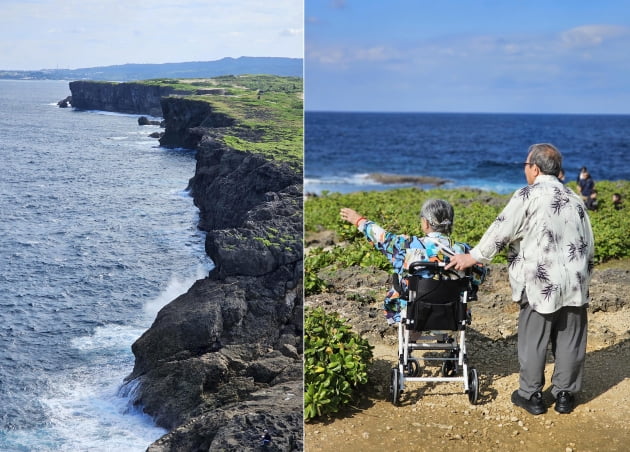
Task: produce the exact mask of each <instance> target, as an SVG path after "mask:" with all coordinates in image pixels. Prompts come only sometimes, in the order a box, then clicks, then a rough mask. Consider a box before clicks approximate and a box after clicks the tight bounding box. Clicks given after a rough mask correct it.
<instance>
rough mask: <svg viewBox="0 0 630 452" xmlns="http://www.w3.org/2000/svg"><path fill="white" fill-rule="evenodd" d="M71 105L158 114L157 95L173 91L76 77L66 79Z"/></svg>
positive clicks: (165, 88) (153, 86)
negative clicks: (72, 79) (70, 79)
mask: <svg viewBox="0 0 630 452" xmlns="http://www.w3.org/2000/svg"><path fill="white" fill-rule="evenodd" d="M70 92H71V93H72V107H74V108H76V109H79V110H103V111H115V112H118V113H133V114H145V115H151V116H162V109H161V107H160V99H161V98H162V97H164V96H168V95H170V94H174V93H175V90H174V89H173V88H172V87H170V86H160V85H147V84H143V83H133V82H131V83H114V82H94V81H85V80H79V81H74V82H70Z"/></svg>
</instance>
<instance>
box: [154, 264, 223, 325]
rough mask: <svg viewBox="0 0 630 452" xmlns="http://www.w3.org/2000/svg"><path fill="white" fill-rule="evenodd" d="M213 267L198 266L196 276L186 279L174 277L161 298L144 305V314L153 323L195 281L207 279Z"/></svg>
mask: <svg viewBox="0 0 630 452" xmlns="http://www.w3.org/2000/svg"><path fill="white" fill-rule="evenodd" d="M212 266H213V264H209V263H208V264H200V265H198V266H197V271H196V273H195V274H194V275H191V276H188V277H185V278H181V277H178V276H173V277H172V278H171V280H170V281H169V282H168V285H167V287H166V289H165V290H164V291H163V292H162V293H161V294H160V295H159V296H157V297H156V298H154V299H153V300H151V301H149V302H147V303H146V304H145V305H144V313H145V315H146V317H147V318H148V319H151V321H153V319H155V316H156V315H157V313H158V312H159V311H160V309H162V308H163V307H164V306H166V305H167V304H168V303H170V302H171V301H173V300H174V299H175V298H177V297H178V296H180V295H182V294H184V293H186V292H187V291H188V289H190V287H191V286H192V285H193V283H194V282H195V281H197V280H198V279H203V278H205V277H206V276H207V274H208V272H209V271H210V269H211V267H212Z"/></svg>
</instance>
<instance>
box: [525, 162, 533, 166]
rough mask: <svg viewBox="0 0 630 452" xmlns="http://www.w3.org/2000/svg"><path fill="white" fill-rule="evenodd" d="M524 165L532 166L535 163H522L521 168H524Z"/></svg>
mask: <svg viewBox="0 0 630 452" xmlns="http://www.w3.org/2000/svg"><path fill="white" fill-rule="evenodd" d="M525 165H529V166H532V165H535V163H529V162H523V166H525Z"/></svg>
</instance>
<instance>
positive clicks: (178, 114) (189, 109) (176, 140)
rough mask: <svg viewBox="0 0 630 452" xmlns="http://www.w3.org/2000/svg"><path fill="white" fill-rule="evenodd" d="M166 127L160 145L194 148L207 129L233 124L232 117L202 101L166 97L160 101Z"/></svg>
mask: <svg viewBox="0 0 630 452" xmlns="http://www.w3.org/2000/svg"><path fill="white" fill-rule="evenodd" d="M160 103H161V107H160V108H161V111H162V116H163V117H164V124H165V127H166V130H165V133H164V136H163V137H162V138H161V139H160V144H161V145H162V146H171V147H177V146H181V147H185V148H190V149H194V148H196V147H197V144H199V142H200V141H201V138H202V137H203V136H204V135H205V134H206V133H208V130H209V129H215V130H216V129H220V128H222V127H229V126H231V125H233V124H234V119H232V118H230V117H229V116H227V115H224V114H221V113H216V112H214V111H213V110H212V108H211V107H210V104H208V103H207V102H204V101H201V100H199V101H197V100H190V99H182V98H177V97H167V98H163V99H161V101H160Z"/></svg>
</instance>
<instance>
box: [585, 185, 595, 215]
mask: <svg viewBox="0 0 630 452" xmlns="http://www.w3.org/2000/svg"><path fill="white" fill-rule="evenodd" d="M584 204H585V205H586V208H587V209H588V210H597V208H598V207H599V201H598V200H597V190H593V191H592V192H591V194H590V196H589V197H588V198H587V199H586V201H584Z"/></svg>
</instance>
